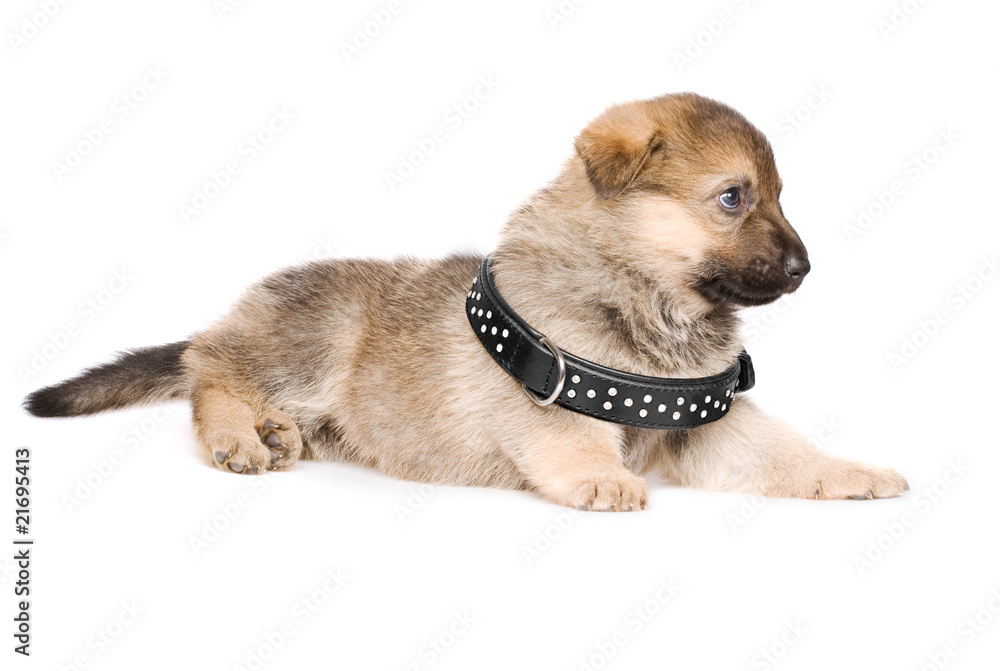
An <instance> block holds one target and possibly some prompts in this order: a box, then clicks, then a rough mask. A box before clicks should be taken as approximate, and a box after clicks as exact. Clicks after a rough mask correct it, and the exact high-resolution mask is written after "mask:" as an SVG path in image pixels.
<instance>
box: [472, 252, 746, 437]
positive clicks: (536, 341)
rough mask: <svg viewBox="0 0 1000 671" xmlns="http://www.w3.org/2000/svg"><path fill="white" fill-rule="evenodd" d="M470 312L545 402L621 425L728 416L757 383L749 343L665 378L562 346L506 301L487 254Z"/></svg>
mask: <svg viewBox="0 0 1000 671" xmlns="http://www.w3.org/2000/svg"><path fill="white" fill-rule="evenodd" d="M465 314H466V316H467V317H468V318H469V324H471V326H472V330H473V331H475V333H476V336H478V338H479V341H480V342H481V343H482V345H483V347H485V348H486V351H487V352H489V353H490V356H492V357H493V360H494V361H496V362H497V364H499V365H500V367H501V368H503V369H504V370H505V371H507V372H508V373H509V374H510V375H511V376H513V377H514V379H516V380H517V381H518V382H520V383H521V384H522V386H523V387H524V391H525V394H526V395H527V397H528V398H529V399H530V400H531V401H532V402H534V403H535V404H536V405H539V406H547V405H551V404H556V405H560V406H562V407H564V408H566V409H568V410H572V411H574V412H579V413H582V414H584V415H590V416H591V417H597V418H598V419H603V420H606V421H609V422H615V423H617V424H627V425H629V426H639V427H644V428H650V429H690V428H694V427H696V426H701V425H703V424H708V423H709V422H714V421H716V420H719V419H722V418H723V417H724V416H725V415H726V413H727V412H728V411H729V408H730V406H731V405H732V401H733V398H734V397H735V395H736V394H738V393H740V392H744V391H747V390H748V389H750V388H752V387H753V385H754V370H753V362H752V361H751V360H750V355H749V354H747V352H746V350H743V351H742V352H741V353H740V355H739V357H738V358H737V360H736V362H735V363H733V365H732V366H730V367H729V368H727V369H726V370H724V371H722V372H721V373H718V374H716V375H710V376H708V377H699V378H660V377H647V376H644V375H635V374H633V373H626V372H624V371H620V370H615V369H612V368H606V367H604V366H601V365H600V364H596V363H594V362H592V361H587V360H586V359H581V358H580V357H577V356H574V355H573V354H570V353H569V352H564V351H562V350H560V349H559V347H558V345H556V344H555V343H553V342H552V341H551V340H550V339H549V338H546V337H545V336H544V335H542V334H541V333H539V332H538V331H536V330H535V329H533V328H532V327H531V326H529V325H528V324H527V323H526V322H525V321H524V320H523V319H521V317H520V316H519V315H518V314H517V313H516V312H514V310H513V309H511V307H510V306H509V305H508V304H507V301H505V300H504V298H503V296H501V295H500V291H499V290H498V289H497V287H496V283H495V282H494V279H493V259H492V258H491V257H486V259H485V260H484V261H483V263H482V265H481V266H480V267H479V273H478V274H477V275H476V278H475V279H474V280H473V282H472V288H471V289H470V291H469V293H468V295H467V297H466V301H465Z"/></svg>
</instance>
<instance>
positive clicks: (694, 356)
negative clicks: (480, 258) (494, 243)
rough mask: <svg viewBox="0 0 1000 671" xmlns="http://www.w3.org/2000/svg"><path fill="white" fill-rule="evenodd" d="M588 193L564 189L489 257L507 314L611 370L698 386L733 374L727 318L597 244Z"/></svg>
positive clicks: (511, 226) (734, 340) (515, 223)
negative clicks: (700, 380)
mask: <svg viewBox="0 0 1000 671" xmlns="http://www.w3.org/2000/svg"><path fill="white" fill-rule="evenodd" d="M589 193H590V192H588V191H587V190H585V189H584V187H583V185H579V184H574V183H573V181H572V180H569V181H568V183H567V180H561V182H560V183H557V184H555V185H553V186H551V187H549V188H547V189H545V190H543V191H542V192H540V193H539V194H537V195H536V196H535V197H534V198H532V199H531V200H530V201H529V202H528V203H527V204H526V205H525V206H524V207H522V208H521V209H520V210H519V211H518V212H516V213H515V214H514V215H513V216H512V217H511V219H510V221H509V222H508V223H507V226H506V227H505V229H504V231H503V234H502V236H501V241H500V244H499V245H498V247H497V250H496V252H495V253H494V254H493V257H494V272H495V276H496V282H497V286H498V288H499V289H500V292H501V293H502V294H503V296H504V297H505V298H506V299H507V301H508V303H509V304H510V306H511V307H512V308H513V309H514V310H515V311H516V312H517V313H518V314H520V315H521V317H522V318H524V319H525V321H527V322H528V323H529V324H531V325H532V326H533V327H534V328H535V329H537V330H539V331H541V332H542V333H544V334H545V335H547V336H549V337H550V338H551V339H552V340H553V341H554V342H555V343H556V344H557V345H558V346H559V347H561V348H562V349H564V350H566V351H568V352H572V353H573V354H576V355H577V356H581V357H584V358H586V359H590V360H592V361H594V362H596V363H600V364H602V365H606V366H610V367H613V368H619V369H622V370H626V371H629V372H633V373H638V374H643V375H653V376H663V377H694V376H700V375H709V374H712V373H716V372H719V371H721V370H723V369H725V368H726V367H727V366H729V365H731V364H732V361H733V360H734V359H735V357H736V355H737V354H738V353H739V351H740V347H741V346H740V342H739V333H738V320H737V318H736V316H735V314H734V311H733V309H732V308H730V307H728V306H711V305H709V304H708V303H707V302H705V301H704V300H703V299H701V298H700V297H698V296H697V295H696V294H695V293H694V292H693V291H692V290H691V289H690V288H689V287H688V286H687V284H686V283H685V282H684V280H683V278H678V277H653V276H651V275H652V273H649V272H648V271H644V270H642V269H641V267H642V266H641V264H638V263H634V262H633V261H632V260H631V259H630V258H628V255H627V254H623V253H622V252H621V248H614V247H613V246H611V245H608V244H605V243H604V242H602V239H603V238H602V236H601V235H596V234H595V232H594V228H595V222H599V220H601V219H606V218H607V217H608V216H609V212H608V211H607V209H606V208H604V207H603V206H602V204H601V203H595V202H593V201H592V197H589ZM605 223H606V222H605ZM622 224H623V230H622V234H623V235H627V234H628V233H627V230H625V229H627V224H626V223H625V222H622ZM605 232H606V226H605Z"/></svg>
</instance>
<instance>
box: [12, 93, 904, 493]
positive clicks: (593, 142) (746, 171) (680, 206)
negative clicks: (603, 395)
mask: <svg viewBox="0 0 1000 671" xmlns="http://www.w3.org/2000/svg"><path fill="white" fill-rule="evenodd" d="M575 148H576V152H575V154H574V155H573V156H572V157H571V158H570V159H569V160H568V161H567V162H566V164H565V165H564V167H563V170H562V172H561V173H560V174H559V176H558V177H557V178H556V180H555V181H554V182H552V183H551V184H550V185H548V186H547V187H545V188H544V189H542V190H541V191H539V192H538V193H536V194H535V195H534V196H532V197H531V198H530V199H529V200H528V201H527V203H525V204H524V205H523V206H522V207H521V208H520V209H519V210H517V211H516V212H515V213H514V214H513V215H512V216H511V217H510V220H509V221H508V222H507V224H506V226H505V227H504V229H503V232H502V235H501V239H500V242H499V245H498V247H497V249H496V250H495V252H494V253H493V255H492V259H493V273H494V275H493V276H494V277H495V283H496V287H497V289H498V290H499V292H500V293H501V294H502V296H503V297H504V298H505V299H506V301H507V303H508V305H509V306H510V308H511V309H512V310H514V311H515V312H516V313H517V314H518V315H520V317H521V318H522V319H523V320H524V321H525V322H526V323H527V324H530V325H531V326H532V327H533V328H535V329H537V330H538V331H539V332H541V333H544V334H546V336H547V337H548V338H549V339H550V341H551V342H553V343H557V344H558V348H559V349H560V350H561V351H565V352H568V353H572V354H573V355H575V356H578V357H581V358H583V359H587V360H589V361H592V362H595V363H598V364H601V365H603V366H606V367H608V368H613V369H617V370H620V371H625V372H627V373H632V374H636V375H643V376H651V377H659V378H697V377H703V376H709V375H713V374H717V373H719V372H720V371H724V370H726V369H727V368H729V367H731V366H733V362H734V361H736V360H737V357H738V356H739V354H740V352H741V345H740V337H739V321H738V317H737V311H738V310H739V308H740V307H742V306H751V305H763V304H765V303H769V302H771V301H773V300H775V299H776V298H778V297H779V296H781V295H782V294H784V293H786V292H790V291H794V290H795V289H796V288H797V287H798V286H799V284H800V283H801V282H802V279H803V277H804V276H805V274H806V273H807V272H808V271H809V261H808V258H807V255H806V249H805V247H804V246H803V244H802V241H801V240H800V239H799V236H798V235H797V234H796V232H795V231H794V229H793V228H792V227H791V225H790V224H789V223H788V221H786V219H785V217H784V215H783V213H782V211H781V206H780V204H779V202H778V197H779V195H780V193H781V180H780V178H779V177H778V173H777V170H776V168H775V165H774V157H773V154H772V151H771V147H770V145H769V144H768V141H767V139H766V138H765V137H764V135H763V134H762V133H761V132H760V131H759V130H758V129H756V128H755V127H754V126H753V125H751V124H750V123H749V122H748V121H747V120H746V119H745V118H744V117H743V116H741V115H740V114H739V113H737V112H736V111H735V110H733V109H731V108H729V107H727V106H725V105H723V104H721V103H718V102H715V101H713V100H709V99H707V98H704V97H701V96H698V95H694V94H689V93H685V94H677V95H666V96H662V97H659V98H655V99H652V100H646V101H639V102H631V103H627V104H623V105H617V106H614V107H611V108H610V109H608V110H607V111H605V112H604V113H603V114H602V115H601V116H599V117H598V118H597V119H595V120H594V121H593V122H592V123H591V124H590V125H589V126H587V128H586V129H584V131H583V132H582V133H581V134H580V136H579V137H578V138H577V140H576V146H575ZM482 261H483V258H482V257H477V256H472V255H455V256H451V257H449V258H446V259H443V260H433V261H423V260H413V259H401V260H397V261H394V262H383V261H374V260H326V261H317V262H312V263H308V264H305V265H303V266H298V267H294V268H289V269H286V270H281V271H279V272H277V273H275V274H273V275H271V276H269V277H267V278H265V279H263V280H262V281H260V282H259V283H257V284H256V285H254V286H253V287H251V288H250V289H249V290H248V291H247V292H246V293H245V294H244V295H243V297H242V298H241V299H240V301H239V302H238V304H237V305H236V306H235V307H234V308H233V310H232V312H231V313H230V314H229V315H228V316H226V317H224V318H223V319H222V320H221V321H219V322H218V323H216V324H214V325H213V326H210V327H209V328H207V329H206V330H204V331H202V332H200V333H198V334H196V335H195V336H194V337H192V338H191V339H190V340H188V341H184V342H178V343H173V344H170V345H163V346H160V347H152V348H148V349H139V350H135V351H131V352H126V353H123V354H121V355H120V356H119V357H118V358H117V359H116V360H115V361H113V362H111V363H108V364H105V365H103V366H99V367H97V368H93V369H91V370H88V371H85V372H84V373H82V374H81V375H80V376H78V377H76V378H73V379H71V380H68V381H65V382H63V383H61V384H57V385H55V386H52V387H47V388H44V389H40V390H38V391H36V392H34V393H33V394H31V395H30V396H29V397H28V398H27V399H26V401H25V406H26V408H27V410H28V411H30V412H31V413H33V414H35V415H37V416H40V417H55V416H74V415H84V414H89V413H96V412H101V411H104V410H110V409H114V408H123V407H126V406H130V405H134V404H139V403H152V402H158V401H164V400H167V399H173V398H187V399H190V401H191V404H192V409H193V413H192V415H193V420H194V424H195V429H196V432H197V436H198V440H199V442H200V444H201V448H202V450H203V451H204V454H205V457H206V459H207V461H208V462H209V463H210V464H212V465H213V466H215V467H216V468H218V469H221V470H224V471H227V472H231V473H239V474H243V475H254V474H257V473H261V472H263V471H265V470H275V471H279V470H286V469H288V468H290V467H291V466H292V465H293V464H295V462H296V461H298V460H299V459H316V460H321V461H344V462H349V463H355V464H363V465H365V466H370V467H372V468H377V469H379V470H381V471H383V472H385V473H388V474H389V475H392V476H394V477H397V478H402V479H406V480H415V481H420V482H429V483H434V484H458V485H479V486H484V487H502V488H510V489H526V490H532V491H535V492H538V493H539V494H540V495H542V496H543V497H545V498H546V499H548V500H550V501H552V502H555V503H558V504H561V505H564V506H572V507H576V508H581V509H591V510H608V511H627V510H639V509H642V508H644V507H645V506H646V502H647V486H646V482H645V480H644V479H643V477H642V475H643V474H644V473H646V472H649V471H656V472H659V473H660V474H661V475H663V476H664V477H666V478H667V479H668V480H669V481H671V482H674V483H677V484H680V485H684V486H688V487H696V488H701V489H712V490H720V491H731V492H742V493H745V494H760V495H765V496H783V497H805V498H821V499H844V498H853V499H870V498H883V497H891V496H896V495H899V494H900V493H901V492H904V491H906V490H907V484H906V481H905V480H904V479H903V478H902V477H900V476H899V475H898V474H897V473H895V472H894V471H891V470H889V469H885V468H876V467H871V466H866V465H862V464H859V463H855V462H853V461H848V460H846V459H841V458H837V457H832V456H828V455H825V454H823V453H822V452H820V451H818V450H816V449H815V448H814V447H812V446H811V445H810V443H809V442H808V441H807V440H806V439H805V438H804V437H803V436H801V435H799V434H798V433H796V432H795V431H793V430H792V429H790V428H789V427H787V426H786V425H784V424H782V423H780V422H778V421H776V420H774V419H771V418H770V417H768V416H767V415H765V414H764V413H762V412H761V411H760V410H758V409H757V407H756V406H755V405H754V404H753V403H752V402H751V401H750V400H748V399H747V398H745V397H744V396H743V395H742V394H738V395H735V396H734V398H732V399H731V403H730V406H731V407H729V409H728V413H726V414H725V416H723V417H721V418H720V419H718V420H717V421H713V422H711V423H707V424H704V425H700V426H696V427H693V428H686V429H680V430H659V429H649V428H643V427H637V426H627V425H622V424H618V423H614V422H611V421H605V420H603V419H601V418H597V417H594V416H588V415H585V414H580V413H577V412H573V411H571V410H569V409H567V408H565V407H562V406H560V405H556V404H553V405H548V406H545V407H541V406H539V405H538V404H536V403H533V402H532V399H530V398H528V397H527V396H526V394H525V390H524V389H523V388H522V386H521V384H520V383H519V382H518V381H517V380H516V379H515V378H514V377H512V376H511V375H509V374H508V373H507V372H506V371H505V370H504V369H502V368H501V367H500V366H499V365H497V362H495V361H494V360H493V358H491V355H490V353H489V352H487V350H486V349H485V348H484V346H483V344H482V343H481V342H480V341H479V339H478V337H477V334H476V333H475V332H473V329H472V328H471V327H470V320H469V318H468V315H467V311H466V310H465V309H464V306H465V303H466V300H467V299H468V298H469V297H470V296H472V295H474V294H475V293H476V292H475V291H471V292H470V290H469V289H470V286H472V281H473V278H475V277H477V271H478V269H479V267H480V264H481V263H482ZM473 312H475V310H473ZM484 330H485V329H484ZM609 405H610V403H609ZM643 412H645V411H643Z"/></svg>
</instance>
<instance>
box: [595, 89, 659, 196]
mask: <svg viewBox="0 0 1000 671" xmlns="http://www.w3.org/2000/svg"><path fill="white" fill-rule="evenodd" d="M652 145H653V123H652V120H651V119H650V118H649V116H648V115H647V114H646V110H645V109H643V108H642V107H641V105H639V104H637V103H630V104H625V105H617V106H615V107H612V108H610V109H608V110H607V111H606V112H604V114H602V115H601V116H599V117H597V118H596V119H594V120H593V121H591V122H590V125H588V126H587V127H586V128H585V129H584V130H583V132H582V133H580V137H578V138H577V139H576V152H577V153H578V154H579V155H580V158H582V159H583V164H584V165H585V166H586V168H587V177H588V178H589V179H590V183H591V184H592V185H593V186H594V191H596V192H597V195H598V196H599V197H600V198H603V199H608V198H615V197H616V196H619V195H621V193H622V192H623V191H624V190H625V189H627V188H628V187H629V185H630V184H632V182H634V181H635V178H636V177H638V176H639V172H640V171H641V170H642V166H643V165H645V163H646V160H647V159H648V158H649V153H650V151H651V148H652Z"/></svg>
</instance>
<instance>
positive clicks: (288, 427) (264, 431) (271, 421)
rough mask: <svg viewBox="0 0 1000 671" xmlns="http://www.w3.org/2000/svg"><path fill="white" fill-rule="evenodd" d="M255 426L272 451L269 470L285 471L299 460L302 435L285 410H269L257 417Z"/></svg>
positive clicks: (264, 443)
mask: <svg viewBox="0 0 1000 671" xmlns="http://www.w3.org/2000/svg"><path fill="white" fill-rule="evenodd" d="M254 428H255V429H256V430H257V435H258V436H260V442H261V443H262V444H263V445H264V446H265V447H266V448H267V450H268V452H269V453H270V455H269V457H268V459H269V460H270V464H269V465H268V467H267V468H268V470H272V471H283V470H286V469H288V468H289V467H290V466H291V465H292V464H294V463H295V462H296V461H298V460H299V455H300V454H302V436H300V435H299V428H298V427H297V426H295V422H294V421H292V418H291V417H289V416H288V415H286V414H285V413H283V412H267V413H264V414H263V415H261V416H260V417H258V418H257V421H256V422H255V423H254Z"/></svg>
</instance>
